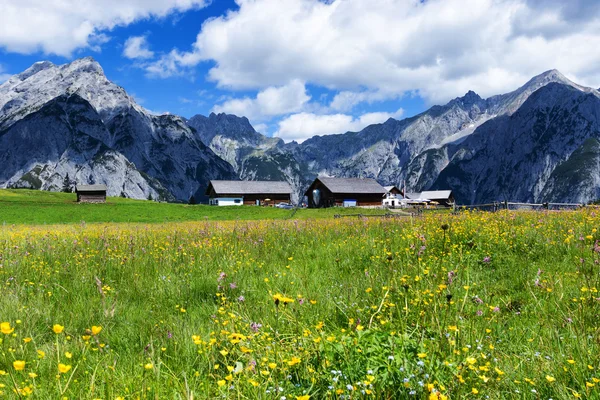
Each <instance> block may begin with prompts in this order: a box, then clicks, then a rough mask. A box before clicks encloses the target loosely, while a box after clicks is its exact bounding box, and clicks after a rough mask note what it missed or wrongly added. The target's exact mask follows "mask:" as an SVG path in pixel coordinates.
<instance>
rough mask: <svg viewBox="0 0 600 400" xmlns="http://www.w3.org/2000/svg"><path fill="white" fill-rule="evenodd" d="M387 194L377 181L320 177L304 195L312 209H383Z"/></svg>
mask: <svg viewBox="0 0 600 400" xmlns="http://www.w3.org/2000/svg"><path fill="white" fill-rule="evenodd" d="M385 193H386V190H385V189H384V188H383V186H381V185H380V184H379V183H377V181H376V180H375V179H370V178H364V179H363V178H327V177H319V178H317V179H315V180H314V182H313V183H312V184H311V185H310V186H309V188H308V190H307V191H306V192H305V193H304V195H305V196H306V197H307V198H308V206H309V207H310V208H325V207H381V205H382V200H383V197H384V195H385Z"/></svg>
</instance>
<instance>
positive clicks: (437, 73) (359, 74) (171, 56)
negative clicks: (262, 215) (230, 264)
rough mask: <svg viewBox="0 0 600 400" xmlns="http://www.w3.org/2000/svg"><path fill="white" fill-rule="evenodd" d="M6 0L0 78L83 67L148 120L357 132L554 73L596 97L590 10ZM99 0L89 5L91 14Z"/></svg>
mask: <svg viewBox="0 0 600 400" xmlns="http://www.w3.org/2000/svg"><path fill="white" fill-rule="evenodd" d="M22 3H24V2H21V1H18V0H4V1H3V2H2V4H0V80H3V79H6V78H7V77H8V76H9V75H10V74H14V73H18V72H21V71H22V70H24V69H26V68H27V67H29V66H30V65H31V64H33V63H34V62H36V61H40V60H50V61H52V62H54V63H56V64H63V63H67V62H69V61H71V60H73V59H75V58H79V57H84V56H92V57H94V58H95V59H96V60H97V61H99V62H100V64H101V65H102V67H103V68H104V70H105V72H106V75H107V76H108V78H109V79H111V80H112V81H114V82H116V83H118V84H119V85H121V86H123V87H124V88H125V89H126V90H127V91H128V92H129V93H130V94H132V95H133V96H134V97H135V98H136V99H137V101H138V102H139V103H140V104H141V105H142V106H144V107H146V108H147V109H149V110H151V111H153V112H156V113H162V112H171V113H174V114H178V115H182V116H184V117H191V116H192V115H195V114H204V115H207V114H209V113H210V112H211V111H215V112H227V113H233V114H236V115H245V116H247V117H248V118H249V119H250V121H251V122H252V123H253V125H255V127H257V129H258V130H260V131H261V132H263V133H266V134H269V135H277V136H280V137H282V138H283V139H284V140H286V141H289V140H298V141H301V140H304V139H306V138H307V137H310V136H312V135H315V134H330V133H341V132H345V131H347V130H359V129H362V128H363V127H364V126H366V125H368V124H370V123H378V122H384V121H385V120H386V119H387V118H389V117H394V118H398V119H401V118H404V117H408V116H412V115H415V114H417V113H419V112H421V111H423V110H425V109H426V108H428V107H430V106H431V105H433V104H444V103H446V102H447V101H448V100H450V99H452V98H454V97H458V96H462V95H463V94H464V93H466V92H467V91H468V90H471V89H472V90H475V91H476V92H477V93H479V94H480V95H482V96H483V97H487V96H490V95H493V94H498V93H504V92H508V91H510V90H514V89H515V88H517V87H518V86H520V85H521V84H523V83H525V82H526V81H527V80H528V79H529V78H531V77H532V76H534V75H536V74H539V73H541V72H543V71H545V70H548V69H552V68H558V69H559V70H560V71H561V72H563V74H565V75H567V77H569V78H571V79H573V80H575V81H577V82H578V83H581V84H584V85H588V86H593V87H598V86H600V69H598V68H597V65H600V64H599V62H600V53H599V52H597V50H596V49H597V48H600V28H599V26H600V6H599V5H598V3H599V2H596V1H586V0H573V1H572V2H570V3H569V6H568V7H565V5H564V2H561V1H559V0H546V1H541V0H428V1H420V0H385V1H384V0H381V1H377V2H373V1H370V0H328V1H318V0H237V1H234V0H212V1H209V0H104V1H103V2H96V1H92V0H60V1H59V0H46V1H44V2H28V3H27V4H25V5H24V4H22ZM98 3H101V4H98Z"/></svg>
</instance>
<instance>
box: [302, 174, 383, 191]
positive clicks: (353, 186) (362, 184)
mask: <svg viewBox="0 0 600 400" xmlns="http://www.w3.org/2000/svg"><path fill="white" fill-rule="evenodd" d="M317 181H319V182H321V183H322V184H323V185H324V186H325V187H326V188H327V189H329V191H330V192H331V193H347V194H349V193H360V194H381V195H384V194H385V193H386V190H385V189H384V187H383V186H381V185H380V184H379V183H377V181H376V180H375V179H371V178H326V177H319V178H317V179H315V181H314V182H313V183H312V185H310V187H309V188H308V190H307V191H306V195H308V193H309V191H311V190H312V188H313V186H314V185H315V183H316V182H317Z"/></svg>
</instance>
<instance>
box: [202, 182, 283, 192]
mask: <svg viewBox="0 0 600 400" xmlns="http://www.w3.org/2000/svg"><path fill="white" fill-rule="evenodd" d="M211 189H214V191H215V193H216V194H217V195H224V194H288V193H289V194H291V193H292V191H293V190H292V187H291V186H290V184H289V183H287V182H285V181H217V180H212V181H210V184H209V185H208V188H206V192H205V194H207V195H209V194H210V192H211Z"/></svg>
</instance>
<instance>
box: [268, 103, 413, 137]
mask: <svg viewBox="0 0 600 400" xmlns="http://www.w3.org/2000/svg"><path fill="white" fill-rule="evenodd" d="M402 114H404V110H403V109H399V110H398V111H396V112H394V113H386V112H373V113H366V114H362V115H360V116H358V117H353V116H352V115H348V114H323V115H318V114H314V113H307V112H302V113H298V114H293V115H290V116H289V117H287V118H284V119H282V120H281V121H279V128H278V130H277V132H276V133H275V136H277V137H280V138H282V139H283V140H284V141H286V142H290V141H292V140H295V141H297V142H298V143H301V142H303V141H305V140H306V139H309V138H311V137H313V136H315V135H329V134H333V133H344V132H348V131H360V130H361V129H363V128H365V127H367V126H369V125H372V124H378V123H382V122H385V121H387V120H388V119H389V118H399V117H401V116H402Z"/></svg>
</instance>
